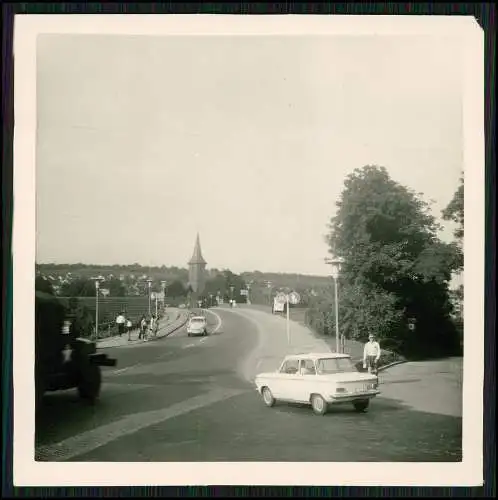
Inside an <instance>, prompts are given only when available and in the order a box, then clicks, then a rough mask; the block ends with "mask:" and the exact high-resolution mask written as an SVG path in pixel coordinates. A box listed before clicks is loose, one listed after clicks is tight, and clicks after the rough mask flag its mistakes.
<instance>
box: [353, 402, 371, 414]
mask: <svg viewBox="0 0 498 500" xmlns="http://www.w3.org/2000/svg"><path fill="white" fill-rule="evenodd" d="M369 404H370V401H368V399H367V400H365V401H355V402H354V403H353V406H354V409H355V410H356V411H357V412H364V411H365V410H366V409H367V408H368V405H369Z"/></svg>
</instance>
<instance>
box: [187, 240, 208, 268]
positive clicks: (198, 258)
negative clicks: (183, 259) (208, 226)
mask: <svg viewBox="0 0 498 500" xmlns="http://www.w3.org/2000/svg"><path fill="white" fill-rule="evenodd" d="M189 264H207V262H206V261H205V260H204V258H203V257H202V252H201V241H200V239H199V233H197V238H196V240H195V247H194V253H193V255H192V258H191V259H190V260H189Z"/></svg>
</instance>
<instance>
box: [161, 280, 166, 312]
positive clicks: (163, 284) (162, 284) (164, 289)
mask: <svg viewBox="0 0 498 500" xmlns="http://www.w3.org/2000/svg"><path fill="white" fill-rule="evenodd" d="M166 284H167V281H166V280H162V281H161V290H162V292H163V309H164V308H165V307H166Z"/></svg>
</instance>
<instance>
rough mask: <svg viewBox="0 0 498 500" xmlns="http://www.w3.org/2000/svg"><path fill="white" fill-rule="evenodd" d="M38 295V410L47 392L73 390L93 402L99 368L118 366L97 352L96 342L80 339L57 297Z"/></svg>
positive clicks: (36, 299)
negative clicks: (76, 390)
mask: <svg viewBox="0 0 498 500" xmlns="http://www.w3.org/2000/svg"><path fill="white" fill-rule="evenodd" d="M35 293H36V296H35V335H36V337H35V393H36V407H37V408H38V407H39V405H40V402H41V400H42V398H43V395H44V394H45V392H48V391H60V390H65V389H72V388H77V389H78V392H79V395H80V397H81V398H83V399H85V400H87V401H89V402H94V401H95V400H96V399H97V398H98V396H99V393H100V387H101V384H102V374H101V368H100V367H101V366H116V360H115V359H112V358H109V357H108V356H107V354H104V353H97V345H96V342H93V341H91V340H88V339H85V338H80V337H78V332H77V331H76V328H73V326H74V318H73V317H72V316H71V314H70V313H69V312H68V309H67V308H66V307H65V306H64V304H63V303H62V302H61V301H60V300H59V299H57V297H54V296H53V295H50V294H47V293H43V292H39V291H37V292H35Z"/></svg>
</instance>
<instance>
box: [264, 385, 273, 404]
mask: <svg viewBox="0 0 498 500" xmlns="http://www.w3.org/2000/svg"><path fill="white" fill-rule="evenodd" d="M261 394H262V395H263V401H264V402H265V405H266V406H270V407H271V406H273V405H274V404H275V398H274V397H273V394H272V393H271V391H270V389H268V387H265V388H264V389H263V391H262V393H261Z"/></svg>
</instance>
